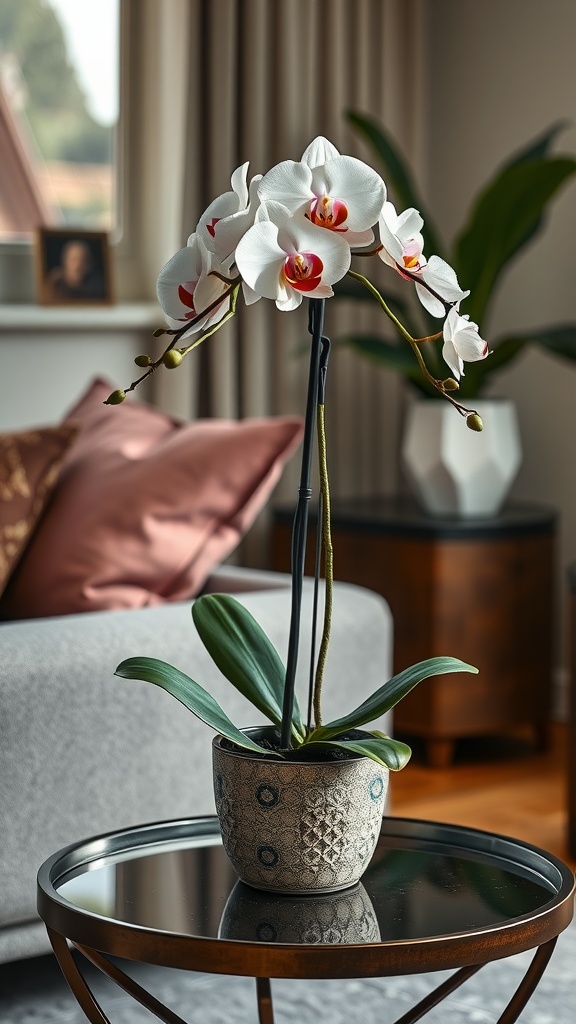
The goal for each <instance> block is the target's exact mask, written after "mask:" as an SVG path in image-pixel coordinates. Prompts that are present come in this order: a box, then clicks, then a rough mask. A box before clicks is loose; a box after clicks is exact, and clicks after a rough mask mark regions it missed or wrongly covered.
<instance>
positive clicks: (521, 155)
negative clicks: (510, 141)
mask: <svg viewBox="0 0 576 1024" xmlns="http://www.w3.org/2000/svg"><path fill="white" fill-rule="evenodd" d="M569 127H570V122H569V121H568V120H566V119H564V120H563V121H555V122H554V124H552V125H550V127H549V128H546V129H545V131H543V132H542V134H541V135H537V136H536V138H535V139H531V140H530V142H528V143H527V144H526V145H524V146H522V148H521V149H518V150H516V152H515V153H513V154H512V156H511V157H510V158H509V159H508V160H506V162H505V163H503V164H502V165H501V166H500V173H501V172H502V171H504V170H506V168H507V167H513V166H514V165H515V164H522V163H528V162H529V161H530V160H543V159H544V158H545V157H546V156H547V154H548V152H549V150H550V146H551V145H552V143H553V142H554V140H555V139H556V137H557V136H558V135H559V134H560V132H563V131H565V130H566V128H569Z"/></svg>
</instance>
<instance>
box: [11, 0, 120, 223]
mask: <svg viewBox="0 0 576 1024" xmlns="http://www.w3.org/2000/svg"><path fill="white" fill-rule="evenodd" d="M119 26H120V0H98V2H97V3H94V2H93V0H2V3H1V4H0V242H4V243H5V242H11V241H19V240H29V238H30V237H31V234H32V232H33V231H34V229H35V228H36V227H37V225H38V224H40V223H41V224H44V225H48V226H56V227H57V226H66V225H70V226H73V227H83V228H93V229H97V230H104V231H113V230H114V229H115V227H116V206H117V203H116V196H115V178H116V175H115V134H116V126H117V121H118V107H119Z"/></svg>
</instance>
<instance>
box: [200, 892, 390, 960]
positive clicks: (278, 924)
mask: <svg viewBox="0 0 576 1024" xmlns="http://www.w3.org/2000/svg"><path fill="white" fill-rule="evenodd" d="M218 935H219V938H221V939H242V940H244V941H245V942H284V943H304V944H307V945H324V944H331V945H337V944H340V943H350V944H359V943H363V942H379V941H380V929H379V927H378V921H377V919H376V914H375V913H374V907H373V906H372V904H371V902H370V899H369V897H368V894H367V892H366V889H365V888H364V886H363V885H361V884H360V883H357V884H356V885H353V886H352V887H351V888H350V889H345V890H344V891H343V892H338V893H332V894H330V895H327V896H319V897H317V898H316V897H314V896H277V895H272V894H271V893H267V892H258V890H256V889H251V888H250V886H248V885H244V883H243V882H237V883H236V885H235V886H234V888H233V889H232V892H231V893H230V896H229V897H228V900H227V903H226V906H225V907H224V913H223V915H222V920H221V922H220V929H219V932H218Z"/></svg>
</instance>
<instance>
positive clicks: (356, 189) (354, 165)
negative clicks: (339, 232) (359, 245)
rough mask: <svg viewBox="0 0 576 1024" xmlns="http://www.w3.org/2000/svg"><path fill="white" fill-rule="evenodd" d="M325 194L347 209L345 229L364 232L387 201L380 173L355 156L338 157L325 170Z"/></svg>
mask: <svg viewBox="0 0 576 1024" xmlns="http://www.w3.org/2000/svg"><path fill="white" fill-rule="evenodd" d="M324 178H325V183H326V188H325V194H326V195H329V196H332V197H333V198H334V199H341V200H342V201H343V202H344V203H345V204H346V206H347V207H348V219H347V221H346V227H348V228H350V230H351V231H366V229H367V228H371V227H372V225H373V224H375V223H376V221H377V220H378V215H379V213H380V211H381V209H382V205H383V203H384V200H385V199H386V186H385V184H384V182H383V181H382V178H381V177H380V175H379V174H377V173H376V171H374V170H373V169H372V168H371V167H369V166H368V164H365V163H364V162H363V161H362V160H357V159H356V157H354V156H338V157H336V158H335V159H334V160H329V161H328V163H327V164H326V165H325V167H324Z"/></svg>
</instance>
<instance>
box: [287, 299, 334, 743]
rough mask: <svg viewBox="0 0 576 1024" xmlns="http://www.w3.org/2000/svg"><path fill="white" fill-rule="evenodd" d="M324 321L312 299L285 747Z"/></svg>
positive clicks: (293, 684)
mask: <svg viewBox="0 0 576 1024" xmlns="http://www.w3.org/2000/svg"><path fill="white" fill-rule="evenodd" d="M323 323H324V299H310V313H309V319H308V330H309V331H310V334H311V335H312V345H311V349H310V372H309V375H308V395H307V400H306V414H305V417H304V440H303V443H302V465H301V470H300V485H299V488H298V502H297V505H296V512H295V514H294V523H293V526H292V559H291V562H292V565H291V573H292V602H291V613H290V631H289V636H288V657H287V661H286V679H285V685H284V698H283V703H282V727H281V736H280V744H281V747H282V749H283V750H287V749H288V748H289V747H290V735H291V724H292V714H293V710H294V692H295V687H296V669H297V665H298V647H299V641H300V617H301V608H302V589H303V583H304V562H305V558H306V537H307V533H308V505H309V502H310V498H311V497H312V490H311V487H310V479H311V475H312V449H313V446H314V421H315V419H316V406H317V404H318V381H319V376H320V352H321V346H322V327H323Z"/></svg>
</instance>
